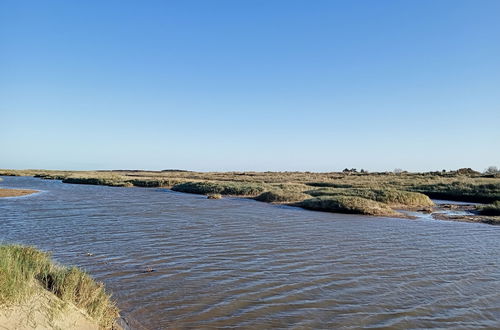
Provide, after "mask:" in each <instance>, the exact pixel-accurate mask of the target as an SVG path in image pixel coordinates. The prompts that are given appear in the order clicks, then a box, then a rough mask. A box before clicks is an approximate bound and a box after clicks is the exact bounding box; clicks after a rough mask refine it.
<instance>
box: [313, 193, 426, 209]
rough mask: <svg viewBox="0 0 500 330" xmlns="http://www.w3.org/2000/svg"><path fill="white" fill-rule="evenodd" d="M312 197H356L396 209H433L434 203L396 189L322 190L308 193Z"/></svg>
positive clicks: (423, 196)
mask: <svg viewBox="0 0 500 330" xmlns="http://www.w3.org/2000/svg"><path fill="white" fill-rule="evenodd" d="M306 193H308V194H310V195H311V196H315V197H318V196H356V197H362V198H366V199H371V200H374V201H377V202H382V203H385V204H388V205H389V206H391V207H394V208H420V207H431V206H433V205H434V203H433V202H432V201H431V199H430V198H429V197H428V196H426V195H424V194H421V193H417V192H410V191H402V190H396V189H367V188H320V189H315V190H310V191H307V192H306Z"/></svg>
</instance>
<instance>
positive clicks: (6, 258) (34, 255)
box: [0, 245, 118, 329]
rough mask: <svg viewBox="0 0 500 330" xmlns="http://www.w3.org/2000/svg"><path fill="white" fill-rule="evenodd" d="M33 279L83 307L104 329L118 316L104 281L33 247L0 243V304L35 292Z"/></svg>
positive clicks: (12, 301)
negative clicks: (93, 277)
mask: <svg viewBox="0 0 500 330" xmlns="http://www.w3.org/2000/svg"><path fill="white" fill-rule="evenodd" d="M33 283H38V284H39V285H41V286H42V287H43V288H44V289H46V290H48V291H49V292H51V293H53V294H55V295H56V296H57V297H59V298H60V299H61V300H62V301H64V302H70V303H72V304H74V305H75V306H76V307H78V308H80V309H82V310H83V311H85V312H86V313H87V315H89V316H90V317H91V318H92V319H93V320H95V322H96V323H98V324H99V326H100V327H101V328H103V329H111V328H112V326H113V324H114V322H115V320H116V318H117V317H118V309H117V308H116V307H115V305H114V303H113V302H112V301H111V298H110V296H109V295H108V294H107V293H106V291H105V290H104V286H103V284H102V283H99V282H95V281H94V280H93V279H92V278H91V277H90V276H89V275H88V274H86V273H85V272H83V271H81V270H79V269H78V268H76V267H71V268H68V267H63V266H59V265H57V264H55V263H54V262H53V261H52V260H51V259H50V256H49V255H48V254H47V253H45V252H42V251H39V250H37V249H35V248H34V247H30V246H21V245H0V305H2V306H9V305H12V304H17V303H21V302H23V301H25V300H26V299H28V298H29V297H30V296H31V295H33V294H35V293H36V286H33Z"/></svg>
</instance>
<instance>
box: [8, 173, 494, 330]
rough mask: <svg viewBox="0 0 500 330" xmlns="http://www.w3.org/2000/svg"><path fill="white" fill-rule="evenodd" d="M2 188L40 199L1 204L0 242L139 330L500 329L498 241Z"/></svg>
mask: <svg viewBox="0 0 500 330" xmlns="http://www.w3.org/2000/svg"><path fill="white" fill-rule="evenodd" d="M0 186H3V187H7V186H8V187H19V188H33V189H38V190H42V191H43V192H41V193H39V194H36V195H32V196H27V197H20V198H6V199H5V198H4V199H0V240H3V241H6V242H19V243H25V244H35V245H37V246H38V247H40V248H42V249H46V250H50V251H53V254H54V257H55V258H56V259H57V260H58V261H60V262H61V263H65V264H74V265H77V266H81V267H83V268H85V269H86V270H87V271H89V272H90V273H91V274H92V275H93V276H94V277H95V278H97V279H98V280H101V281H104V282H105V283H106V286H107V288H108V289H110V290H111V291H112V292H113V295H114V298H115V299H116V300H117V301H118V305H119V307H120V308H121V309H122V314H123V315H124V316H125V317H127V318H129V319H130V320H132V321H131V322H132V325H133V327H135V328H139V329H165V328H200V327H201V328H221V327H240V328H269V327H281V328H283V327H286V328H291V327H293V328H338V327H345V328H359V327H363V326H364V327H393V328H431V327H440V328H453V329H460V328H463V329H466V328H471V327H483V328H494V327H497V328H498V327H499V326H500V321H499V320H500V255H499V253H498V251H500V237H499V236H500V227H496V226H490V225H484V224H474V223H461V222H448V221H437V220H435V221H433V220H425V219H422V220H418V219H417V220H405V219H391V218H375V217H363V216H356V215H341V214H331V213H321V212H312V211H306V210H302V209H298V208H292V207H280V206H274V205H270V204H266V203H260V202H255V201H251V200H245V199H230V198H228V199H222V200H207V199H205V197H203V196H198V195H189V194H181V193H175V192H171V191H169V190H166V189H147V188H117V187H105V186H88V185H71V184H62V183H60V182H59V181H48V180H41V179H34V178H26V177H4V181H3V182H2V183H1V184H0ZM86 253H93V256H87V255H86ZM148 267H151V268H153V269H155V271H154V272H144V270H146V269H147V268H148Z"/></svg>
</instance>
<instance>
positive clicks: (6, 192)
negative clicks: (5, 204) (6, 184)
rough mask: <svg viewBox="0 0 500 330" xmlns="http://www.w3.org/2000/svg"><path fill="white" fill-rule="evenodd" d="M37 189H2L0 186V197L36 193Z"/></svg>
mask: <svg viewBox="0 0 500 330" xmlns="http://www.w3.org/2000/svg"><path fill="white" fill-rule="evenodd" d="M37 192H38V190H31V189H2V188H0V197H18V196H26V195H31V194H34V193H37Z"/></svg>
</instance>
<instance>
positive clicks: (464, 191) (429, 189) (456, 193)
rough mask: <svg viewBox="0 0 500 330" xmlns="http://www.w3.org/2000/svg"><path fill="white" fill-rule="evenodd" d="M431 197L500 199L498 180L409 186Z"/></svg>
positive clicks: (488, 200) (479, 200) (469, 200)
mask: <svg viewBox="0 0 500 330" xmlns="http://www.w3.org/2000/svg"><path fill="white" fill-rule="evenodd" d="M410 189H411V190H413V191H416V192H420V193H423V194H425V195H427V196H429V197H431V198H437V199H448V200H459V201H466V202H478V203H491V202H494V201H496V200H500V182H499V181H498V180H496V182H494V183H493V182H492V183H476V182H464V181H453V182H451V183H434V184H424V185H416V186H413V187H412V188H410Z"/></svg>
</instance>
